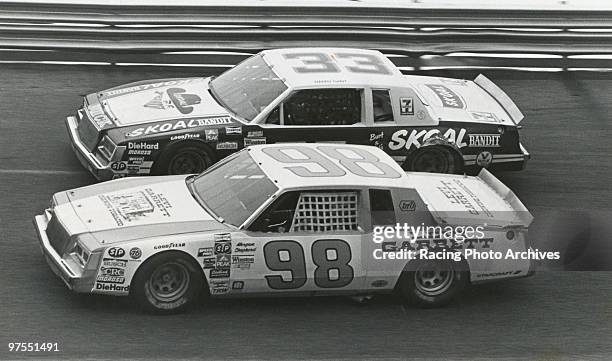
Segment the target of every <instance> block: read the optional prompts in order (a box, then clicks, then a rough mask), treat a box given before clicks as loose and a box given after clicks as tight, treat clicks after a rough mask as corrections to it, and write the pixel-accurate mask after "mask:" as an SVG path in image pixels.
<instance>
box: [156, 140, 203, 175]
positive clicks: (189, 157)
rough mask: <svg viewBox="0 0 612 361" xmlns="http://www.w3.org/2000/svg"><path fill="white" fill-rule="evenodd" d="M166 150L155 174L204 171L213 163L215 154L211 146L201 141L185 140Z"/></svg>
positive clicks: (158, 162)
mask: <svg viewBox="0 0 612 361" xmlns="http://www.w3.org/2000/svg"><path fill="white" fill-rule="evenodd" d="M185 143H186V144H177V145H174V146H170V147H168V148H167V149H165V150H164V152H163V153H162V155H161V156H160V158H159V160H158V161H157V165H156V167H155V174H169V175H173V174H193V173H202V172H203V171H205V170H206V169H207V168H208V167H210V166H211V165H213V163H214V156H213V153H212V152H211V150H210V148H209V147H208V146H206V145H205V144H202V143H199V142H185Z"/></svg>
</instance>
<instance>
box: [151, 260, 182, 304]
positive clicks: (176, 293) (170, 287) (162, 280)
mask: <svg viewBox="0 0 612 361" xmlns="http://www.w3.org/2000/svg"><path fill="white" fill-rule="evenodd" d="M190 281H191V277H190V275H189V270H188V269H187V267H186V266H185V265H184V264H181V263H177V262H171V263H165V264H163V265H161V266H159V267H157V268H156V269H155V271H153V273H152V274H151V277H149V281H148V282H147V283H146V287H147V289H148V291H149V292H148V293H149V294H150V295H151V297H153V299H155V300H156V301H158V302H165V303H167V302H175V301H178V300H179V299H181V298H182V297H183V296H185V294H186V293H187V290H188V289H189V283H190Z"/></svg>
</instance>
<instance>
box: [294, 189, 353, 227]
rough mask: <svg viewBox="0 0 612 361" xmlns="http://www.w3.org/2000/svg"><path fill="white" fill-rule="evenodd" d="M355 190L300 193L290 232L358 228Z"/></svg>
mask: <svg viewBox="0 0 612 361" xmlns="http://www.w3.org/2000/svg"><path fill="white" fill-rule="evenodd" d="M360 229H361V228H360V227H359V192H358V191H333V192H303V193H301V194H300V198H299V200H298V205H297V209H296V211H295V215H294V218H293V223H292V225H291V232H332V231H336V232H342V231H358V230H360Z"/></svg>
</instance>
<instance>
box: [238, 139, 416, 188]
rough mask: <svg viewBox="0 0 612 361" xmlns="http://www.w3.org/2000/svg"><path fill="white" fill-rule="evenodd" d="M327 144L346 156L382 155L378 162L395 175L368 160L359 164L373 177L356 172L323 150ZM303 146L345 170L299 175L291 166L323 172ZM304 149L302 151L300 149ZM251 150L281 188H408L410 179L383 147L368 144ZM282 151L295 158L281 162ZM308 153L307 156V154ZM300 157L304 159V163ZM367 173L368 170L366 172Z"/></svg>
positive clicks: (293, 145)
mask: <svg viewBox="0 0 612 361" xmlns="http://www.w3.org/2000/svg"><path fill="white" fill-rule="evenodd" d="M323 147H326V148H327V149H332V150H336V151H338V152H340V153H341V154H342V155H345V156H347V157H348V158H351V159H363V158H362V157H361V156H360V155H359V153H361V154H363V151H366V152H368V153H369V154H370V155H371V156H373V157H376V158H378V162H380V163H383V164H385V165H386V166H387V167H390V168H391V169H390V170H389V171H388V173H389V174H393V177H384V176H382V175H381V176H376V175H375V172H379V173H382V172H381V171H380V170H379V169H380V168H378V167H376V166H373V165H372V164H367V162H363V163H361V162H358V163H357V165H358V166H359V167H360V168H361V169H365V170H366V171H369V173H370V174H374V175H373V176H364V175H359V174H356V173H354V172H352V171H351V170H350V169H349V168H347V167H346V166H344V165H342V164H341V162H340V160H338V159H335V158H333V157H330V156H329V155H327V154H325V153H323V152H322V151H321V148H323ZM303 148H307V150H305V151H307V152H309V153H310V156H311V157H312V158H315V157H316V158H318V157H321V158H322V159H321V158H319V159H320V162H332V163H334V165H335V166H336V167H337V168H339V169H341V170H342V172H339V173H344V174H342V175H337V176H329V175H326V174H321V175H314V176H313V175H312V174H309V175H307V176H304V175H299V174H298V173H300V172H297V173H296V172H295V171H294V170H292V169H290V168H294V169H295V168H300V169H305V170H306V171H311V172H323V169H324V168H322V167H321V166H320V165H319V164H321V163H319V162H312V161H310V162H309V161H308V158H307V156H308V155H305V154H304V151H302V150H303ZM300 149H302V150H300ZM247 151H248V152H249V154H250V155H251V157H252V158H253V160H254V161H255V162H256V163H257V164H258V165H259V167H260V168H261V169H262V171H263V172H264V173H265V174H266V175H267V176H268V178H270V179H271V180H272V181H273V182H274V183H275V184H276V185H277V186H278V187H279V188H281V189H295V188H308V187H312V186H317V187H319V186H321V187H329V188H334V189H339V188H343V189H347V188H361V187H370V188H372V187H380V188H391V187H406V185H407V182H406V181H407V178H408V176H407V175H406V172H405V171H404V170H403V169H402V168H401V167H400V166H399V165H398V164H397V163H396V162H395V161H394V160H393V159H392V158H391V157H390V156H389V155H387V154H386V153H385V152H384V151H383V150H381V149H379V148H376V147H372V146H365V145H353V144H333V143H279V144H264V145H255V146H250V147H248V148H247ZM278 152H282V153H283V154H284V155H286V156H287V157H288V158H293V160H291V161H290V162H282V161H279V159H278V155H273V154H274V153H277V154H278ZM305 156H306V157H305ZM299 158H302V159H304V161H303V162H300V160H299ZM364 173H365V171H364Z"/></svg>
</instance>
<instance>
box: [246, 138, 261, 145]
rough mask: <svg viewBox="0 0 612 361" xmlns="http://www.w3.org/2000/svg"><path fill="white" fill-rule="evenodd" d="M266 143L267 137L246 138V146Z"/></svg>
mask: <svg viewBox="0 0 612 361" xmlns="http://www.w3.org/2000/svg"><path fill="white" fill-rule="evenodd" d="M259 144H266V138H244V146H245V147H248V146H251V145H259Z"/></svg>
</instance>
